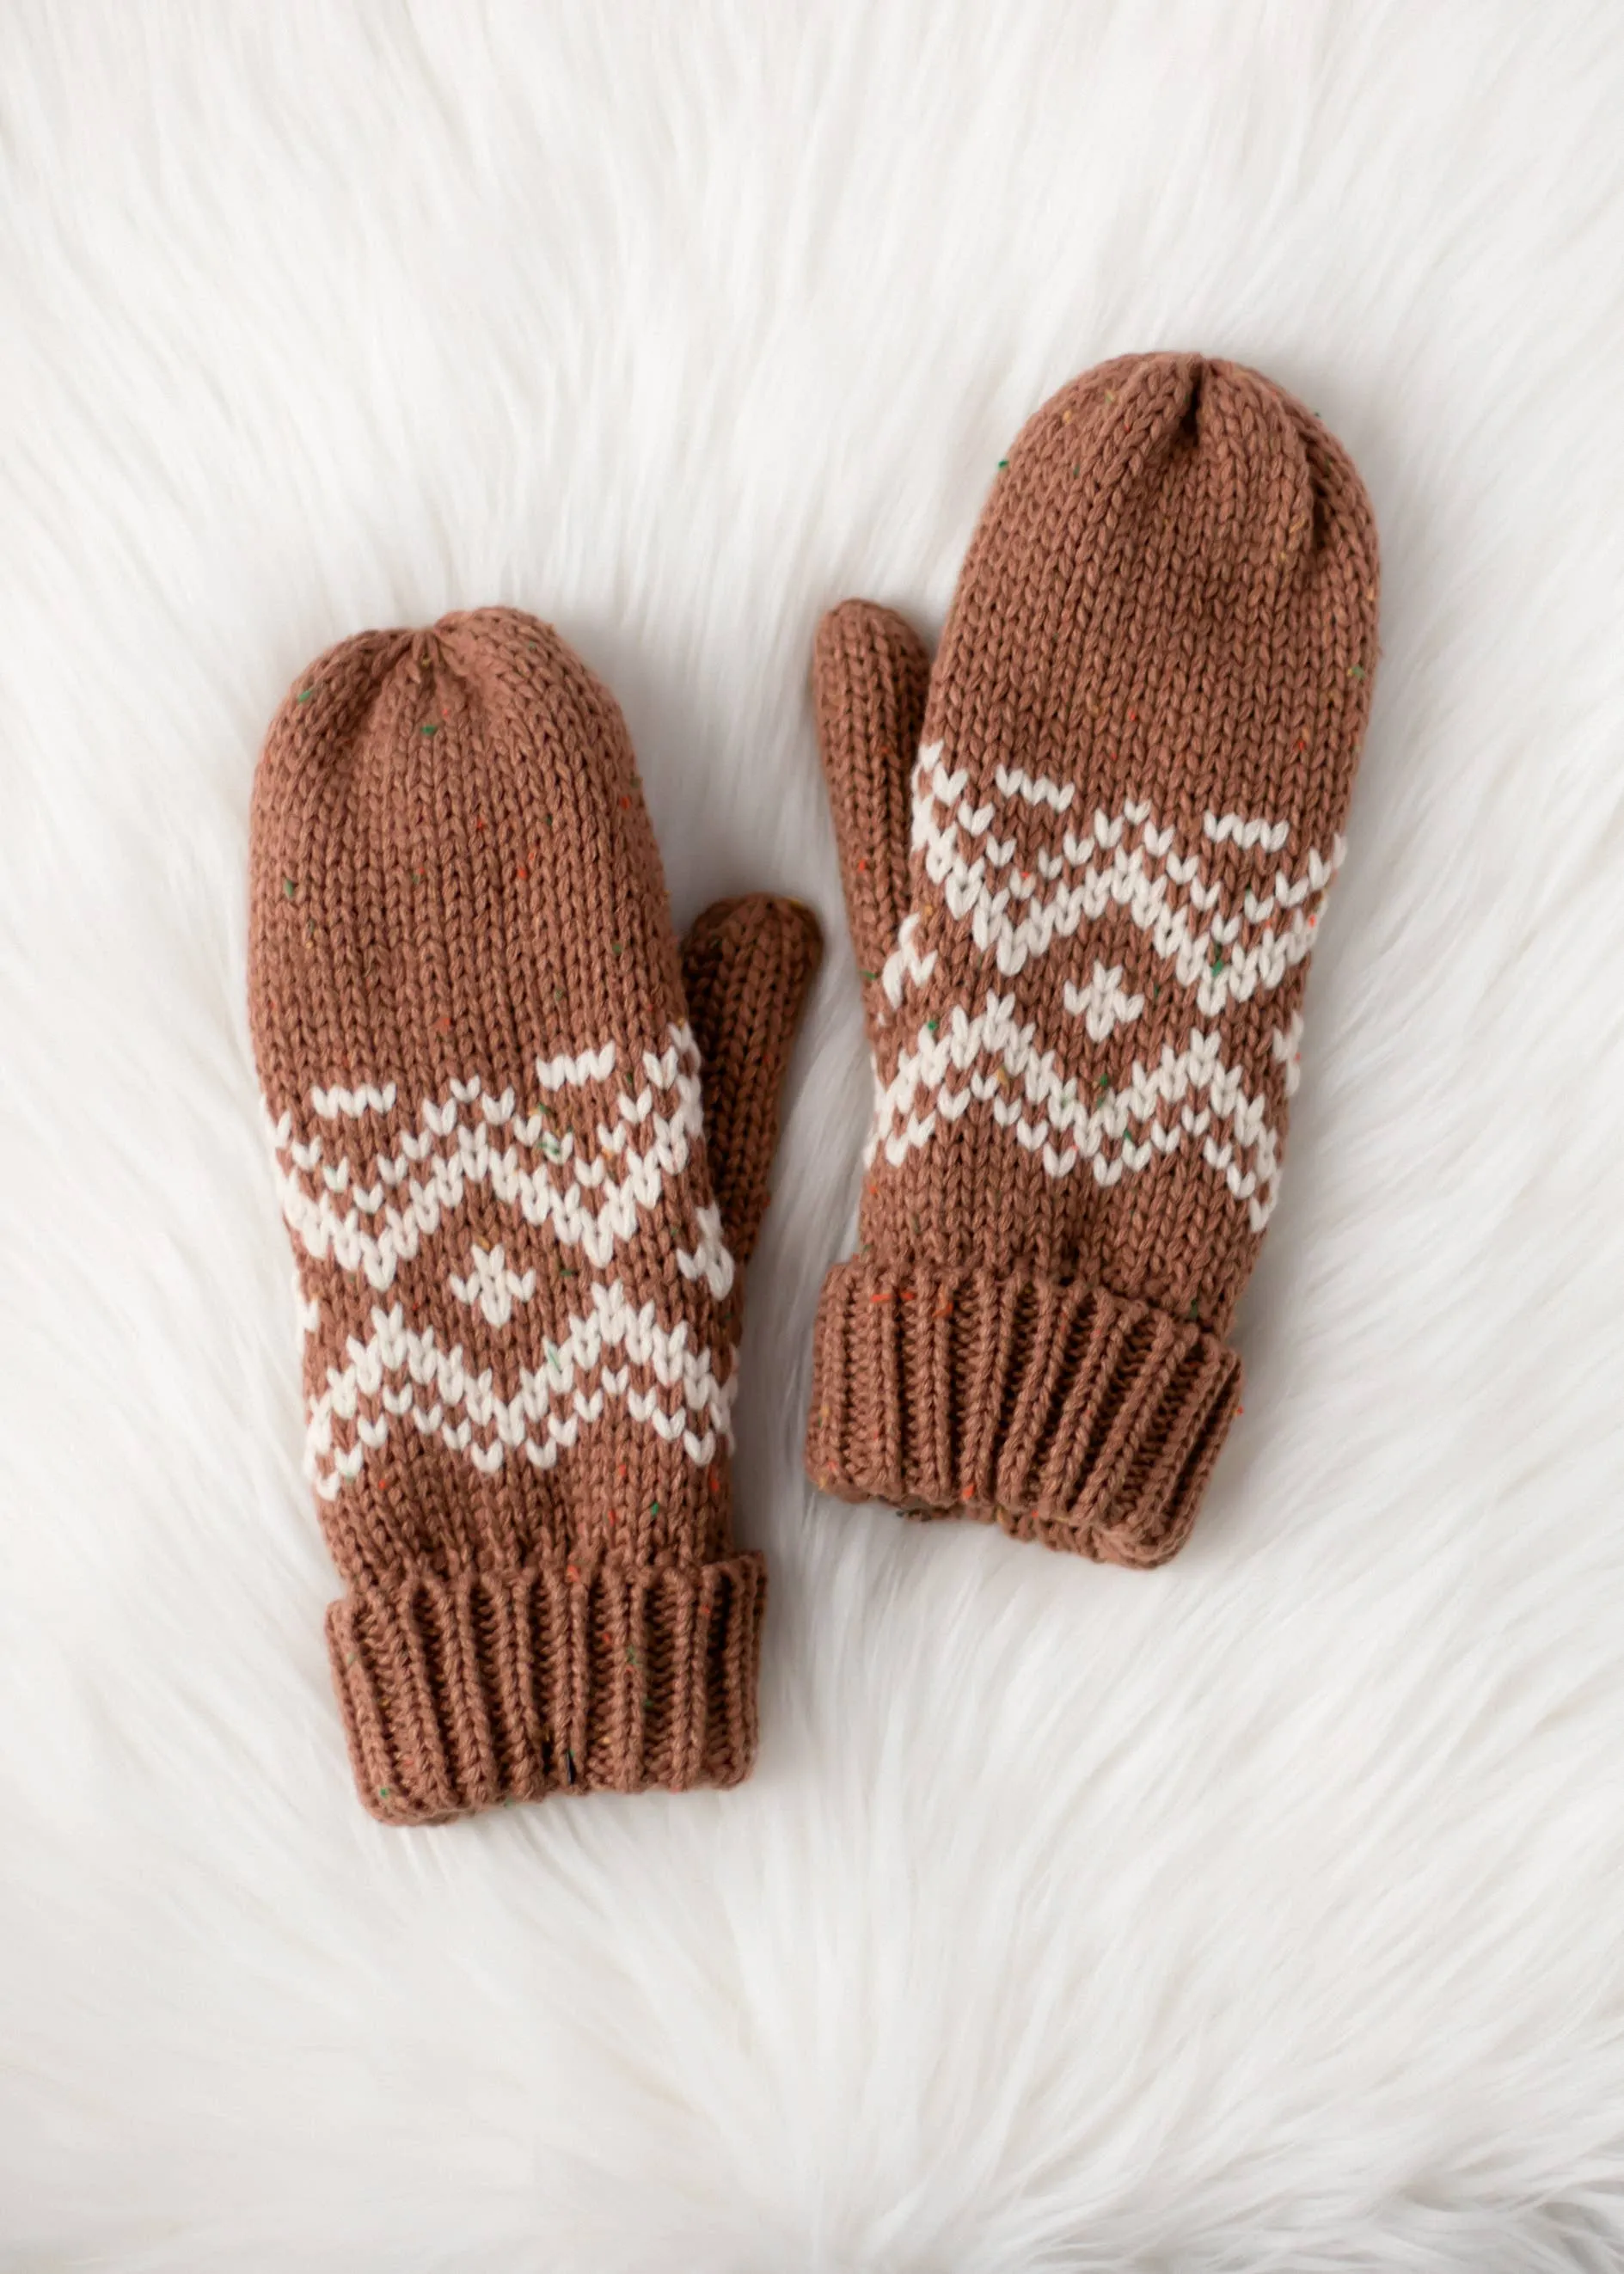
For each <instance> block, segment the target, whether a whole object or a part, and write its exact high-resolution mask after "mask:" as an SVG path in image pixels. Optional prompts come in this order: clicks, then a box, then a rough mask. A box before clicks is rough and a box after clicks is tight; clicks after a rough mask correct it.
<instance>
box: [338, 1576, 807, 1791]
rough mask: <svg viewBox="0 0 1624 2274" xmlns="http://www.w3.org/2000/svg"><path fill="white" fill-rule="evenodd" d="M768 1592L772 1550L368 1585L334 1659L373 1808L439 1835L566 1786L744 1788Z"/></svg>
mask: <svg viewBox="0 0 1624 2274" xmlns="http://www.w3.org/2000/svg"><path fill="white" fill-rule="evenodd" d="M766 1592H767V1575H766V1568H765V1566H764V1564H763V1561H762V1559H761V1557H760V1556H759V1555H736V1556H733V1557H731V1558H730V1559H729V1560H727V1561H726V1562H718V1563H704V1564H697V1565H688V1566H686V1567H683V1566H674V1567H665V1568H650V1567H649V1566H647V1565H643V1566H635V1565H634V1566H630V1567H627V1566H615V1565H613V1564H608V1563H599V1564H598V1566H597V1567H596V1569H586V1568H584V1567H577V1566H576V1565H575V1564H574V1563H554V1562H541V1561H539V1560H538V1561H537V1562H532V1563H529V1564H526V1565H524V1566H523V1568H522V1569H520V1570H514V1571H482V1570H470V1571H463V1572H460V1573H458V1574H456V1575H455V1576H454V1577H449V1578H444V1577H440V1576H439V1575H438V1574H436V1573H434V1572H432V1571H426V1570H417V1571H413V1572H410V1573H408V1574H406V1575H404V1576H403V1577H402V1578H401V1579H400V1580H399V1581H397V1582H395V1583H394V1584H392V1585H377V1584H358V1585H356V1586H354V1587H353V1588H352V1589H351V1590H350V1593H349V1594H348V1595H346V1596H345V1597H344V1598H343V1599H342V1601H340V1602H336V1603H334V1604H332V1605H331V1606H330V1607H329V1608H328V1611H327V1647H328V1650H329V1652H330V1653H331V1656H332V1660H333V1678H334V1682H335V1686H336V1689H337V1691H338V1700H339V1705H340V1706H341V1707H342V1712H343V1716H344V1726H345V1729H346V1731H347V1733H348V1735H349V1739H350V1760H351V1763H352V1764H353V1766H354V1768H355V1773H356V1783H357V1788H358V1789H359V1791H360V1795H361V1799H362V1801H363V1803H364V1804H365V1806H366V1807H367V1808H368V1809H369V1810H370V1811H372V1814H373V1815H374V1816H376V1817H378V1818H380V1820H381V1821H382V1822H383V1823H386V1824H432V1823H435V1822H438V1821H440V1819H442V1818H447V1817H452V1816H461V1815H465V1814H467V1813H469V1812H470V1811H473V1810H475V1809H481V1808H492V1807H495V1806H497V1805H499V1804H503V1803H508V1802H509V1801H515V1800H540V1799H541V1798H543V1797H544V1796H545V1795H546V1794H548V1793H551V1792H585V1791H589V1790H591V1789H593V1788H599V1789H603V1788H607V1789H608V1790H611V1791H614V1792H639V1791H642V1790H643V1789H645V1788H648V1787H650V1786H664V1787H665V1788H666V1789H667V1790H669V1791H673V1792H680V1791H683V1790H686V1789H687V1788H689V1787H691V1786H694V1785H707V1784H708V1785H729V1784H737V1783H738V1782H739V1781H741V1779H742V1778H744V1777H746V1776H748V1774H749V1772H750V1769H751V1766H752V1765H753V1763H754V1761H755V1758H756V1673H757V1668H758V1666H759V1662H760V1640H761V1617H762V1610H763V1605H764V1603H765V1600H766Z"/></svg>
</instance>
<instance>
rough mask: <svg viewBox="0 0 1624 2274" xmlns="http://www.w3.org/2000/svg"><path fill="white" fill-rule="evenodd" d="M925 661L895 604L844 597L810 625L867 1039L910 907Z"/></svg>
mask: <svg viewBox="0 0 1624 2274" xmlns="http://www.w3.org/2000/svg"><path fill="white" fill-rule="evenodd" d="M929 681H930V659H929V655H928V654H927V653H926V651H925V645H924V642H923V641H922V640H921V638H920V636H919V635H918V633H917V632H916V631H914V629H913V627H912V626H911V625H910V624H908V623H906V622H905V621H903V619H902V617H900V616H899V615H898V614H896V613H895V611H894V610H893V609H891V608H881V607H876V606H875V604H874V602H873V601H872V600H846V601H843V602H842V603H841V605H840V606H838V608H831V610H830V612H829V614H827V615H826V616H825V617H824V618H823V622H822V623H821V624H819V626H818V628H817V642H816V647H815V649H814V651H813V659H812V703H813V708H814V710H815V711H816V715H817V740H818V747H819V749H820V750H821V752H822V754H823V778H824V780H825V782H826V784H827V786H828V790H829V806H830V811H831V814H832V816H833V817H834V825H835V843H836V845H837V846H838V849H839V854H840V881H841V883H842V885H844V887H845V890H846V921H847V922H848V924H849V925H850V927H851V933H852V945H853V948H854V949H855V951H856V954H857V969H858V975H859V976H860V977H861V981H862V999H863V1010H864V1013H865V1015H866V1017H867V1019H868V1028H869V1034H870V1036H871V1037H872V1035H873V1032H874V1029H875V1028H876V1025H880V1024H883V1010H884V1005H883V994H882V990H881V986H880V975H881V973H882V972H883V970H884V968H885V960H886V958H887V957H888V956H889V955H890V953H891V950H892V949H893V948H894V947H895V946H896V945H897V934H898V930H900V928H901V924H902V919H903V917H904V916H905V915H906V914H907V909H908V848H909V844H910V841H911V838H912V832H913V810H912V783H913V771H914V756H915V754H916V752H917V750H918V749H919V738H920V730H921V727H923V725H924V723H925V697H926V693H927V691H928V689H929Z"/></svg>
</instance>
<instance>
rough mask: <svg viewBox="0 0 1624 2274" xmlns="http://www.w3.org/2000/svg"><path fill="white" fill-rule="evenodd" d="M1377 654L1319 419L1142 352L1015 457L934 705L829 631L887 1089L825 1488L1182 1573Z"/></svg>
mask: <svg viewBox="0 0 1624 2274" xmlns="http://www.w3.org/2000/svg"><path fill="white" fill-rule="evenodd" d="M1376 615H1377V559H1376V535H1375V529H1374V525H1373V523H1372V515H1371V508H1370V501H1369V500H1368V498H1367V497H1366V495H1365V490H1364V487H1363V486H1362V485H1361V483H1360V481H1359V478H1358V476H1357V473H1356V472H1355V471H1354V469H1353V467H1352V465H1351V464H1350V462H1349V459H1348V457H1347V456H1346V454H1345V453H1344V452H1343V451H1342V449H1341V448H1340V447H1339V446H1338V444H1337V443H1336V442H1335V440H1333V439H1332V438H1331V436H1330V435H1329V434H1327V432H1326V431H1325V429H1324V427H1323V426H1322V425H1320V424H1319V420H1318V419H1317V418H1314V417H1313V416H1312V414H1311V413H1310V412H1309V411H1306V410H1304V409H1303V408H1302V407H1301V406H1300V405H1299V404H1297V403H1294V402H1293V401H1292V400H1291V399H1290V398H1289V396H1288V395H1283V394H1282V392H1281V390H1280V389H1279V388H1277V387H1274V386H1273V385H1272V384H1271V383H1270V382H1269V381H1268V380H1266V379H1263V378H1260V377H1259V374H1258V373H1255V372H1252V371H1246V370H1244V369H1241V368H1240V367H1238V366H1237V365H1233V364H1226V363H1215V362H1208V361H1206V360H1204V359H1203V358H1200V357H1198V356H1189V355H1159V356H1139V357H1130V358H1124V359H1123V360H1121V361H1119V362H1116V363H1109V364H1106V365H1101V368H1100V369H1098V370H1096V371H1092V372H1089V373H1086V375H1085V376H1084V377H1083V378H1081V379H1079V380H1074V381H1073V382H1072V383H1071V385H1070V386H1069V387H1066V388H1064V389H1063V390H1062V391H1061V392H1060V393H1059V394H1058V395H1056V396H1055V397H1054V399H1053V400H1052V401H1051V402H1049V403H1046V404H1045V405H1044V407H1043V409H1042V410H1040V411H1039V412H1038V413H1037V415H1036V416H1035V418H1033V419H1032V420H1031V422H1030V423H1029V424H1028V425H1027V426H1026V429H1025V430H1024V432H1023V433H1021V435H1020V437H1019V440H1017V442H1016V443H1015V446H1014V448H1012V450H1011V453H1010V456H1009V458H1008V460H1007V461H1006V462H1005V465H1004V471H1001V472H1000V474H999V476H998V478H997V481H996V486H995V487H994V490H993V493H992V496H991V499H990V501H989V503H988V506H987V508H986V510H985V512H984V514H983V515H982V517H981V525H980V527H979V529H978V530H977V531H976V535H975V538H974V543H973V544H972V546H971V548H970V553H969V555H968V558H967V559H966V563H965V567H964V571H963V575H962V576H961V577H960V580H959V589H958V591H957V593H956V594H955V596H954V599H953V605H952V608H951V613H950V614H949V617H948V621H947V625H946V629H945V630H944V635H943V639H942V646H941V651H940V653H939V655H938V656H937V658H936V665H935V667H934V669H932V668H930V667H929V663H928V659H927V657H926V655H925V651H924V650H923V649H922V647H921V644H920V643H919V641H918V640H917V638H916V637H915V636H914V634H913V633H912V632H911V631H910V630H909V629H908V627H907V626H906V624H905V623H904V622H903V621H901V620H900V619H899V618H898V617H897V616H895V615H893V614H891V613H890V612H889V611H888V610H885V609H883V608H876V607H873V606H869V605H868V604H867V603H865V602H860V601H853V602H848V603H847V604H846V606H844V607H841V608H838V609H836V610H835V612H834V613H833V614H831V616H829V617H828V618H827V619H826V620H825V621H824V622H823V626H822V628H821V629H820V631H819V635H818V641H817V652H816V667H815V694H816V708H817V715H818V727H819V734H820V738H821V742H822V746H823V761H824V767H825V771H826V773H827V776H828V782H829V791H830V797H831V803H832V806H833V810H834V817H835V825H836V833H837V836H838V841H839V847H840V856H841V865H842V870H843V873H844V879H845V885H846V907H847V912H848V915H849V918H850V922H851V929H852V934H853V940H854V942H855V945H856V949H857V959H858V962H859V965H860V967H861V974H862V984H863V1000H864V1007H865V1012H866V1014H867V1020H868V1035H869V1041H870V1043H871V1046H872V1049H873V1053H874V1059H875V1067H876V1084H877V1091H878V1096H877V1104H876V1122H875V1127H874V1132H873V1136H872V1141H871V1147H870V1156H869V1162H868V1171H867V1178H866V1182H865V1186H864V1191H863V1199H862V1205H861V1224H860V1239H861V1246H860V1247H859V1250H858V1253H857V1254H855V1255H854V1256H852V1257H850V1258H848V1259H847V1260H846V1261H845V1262H843V1263H840V1264H838V1266H837V1267H836V1268H835V1269H834V1270H832V1271H831V1273H830V1275H829V1277H828V1279H827V1281H826V1283H825V1284H824V1287H823V1296H822V1299H821V1302H820V1306H819V1310H818V1317H817V1325H816V1347H815V1356H814V1388H813V1396H812V1412H811V1418H810V1422H809V1425H808V1439H807V1463H808V1470H809V1472H810V1473H811V1475H812V1477H813V1478H814V1480H816V1482H817V1483H819V1484H821V1485H823V1487H826V1488H827V1489H828V1490H830V1491H831V1492H834V1493H837V1494H838V1495H842V1496H843V1497H845V1498H846V1499H850V1500H864V1499H879V1500H885V1501H889V1502H891V1503H892V1504H893V1505H894V1506H896V1507H898V1508H900V1509H903V1510H907V1511H909V1512H911V1513H914V1514H920V1515H931V1514H944V1513H959V1514H964V1515H967V1516H974V1517H981V1518H985V1519H991V1520H996V1522H998V1523H999V1524H1001V1525H1004V1527H1005V1528H1006V1529H1007V1530H1009V1531H1011V1532H1015V1533H1017V1534H1019V1535H1020V1536H1022V1537H1026V1538H1036V1539H1039V1540H1044V1541H1046V1542H1048V1543H1049V1545H1050V1546H1053V1547H1071V1548H1074V1549H1078V1550H1080V1551H1081V1552H1082V1553H1084V1554H1086V1555H1094V1556H1100V1557H1105V1558H1109V1559H1110V1560H1112V1561H1114V1562H1124V1563H1139V1564H1148V1563H1159V1562H1162V1561H1164V1560H1165V1559H1166V1558H1167V1557H1168V1556H1169V1555H1172V1554H1173V1553H1174V1551H1175V1550H1176V1549H1177V1547H1179V1545H1180V1544H1181V1542H1182V1541H1183V1540H1184V1538H1185V1536H1186V1535H1187V1533H1188V1532H1189V1529H1190V1526H1191V1524H1192V1521H1193V1519H1194V1517H1195V1512H1196V1509H1197V1506H1198V1504H1199V1500H1200V1496H1201V1494H1202V1491H1203V1489H1204V1487H1205V1485H1206V1482H1207V1475H1208V1472H1210V1470H1211V1467H1212V1465H1213V1462H1214V1458H1215V1457H1216V1455H1217V1452H1218V1449H1219V1447H1220V1445H1221V1444H1222V1441H1223V1437H1224V1434H1225V1431H1226V1430H1227V1428H1228V1427H1229V1420H1230V1417H1231V1415H1232V1414H1233V1413H1234V1412H1235V1409H1236V1404H1237V1397H1238V1392H1239V1386H1240V1361H1239V1359H1238V1358H1237V1355H1236V1353H1235V1352H1234V1350H1233V1349H1232V1348H1231V1347H1230V1346H1229V1344H1228V1342H1227V1340H1226V1336H1227V1333H1228V1329H1229V1322H1230V1319H1231V1315H1232V1314H1233V1312H1234V1309H1235V1306H1236V1303H1237V1299H1238V1298H1239V1295H1240V1292H1241V1290H1242V1288H1243V1287H1244V1284H1245V1282H1246V1278H1247V1276H1248V1274H1249V1273H1250V1271H1251V1269H1252V1264H1253V1262H1254V1261H1255V1259H1256V1256H1257V1253H1258V1246H1259V1241H1260V1240H1261V1239H1262V1237H1263V1231H1264V1227H1265V1225H1266V1224H1267V1222H1268V1219H1269V1215H1270V1211H1271V1210H1272V1209H1273V1208H1274V1201H1275V1195H1276V1193H1277V1192H1278V1189H1279V1180H1280V1163H1281V1150H1282V1143H1283V1141H1284V1137H1285V1130H1286V1117H1287V1101H1288V1099H1289V1096H1290V1094H1291V1092H1292V1089H1293V1088H1294V1087H1295V1084H1296V1069H1297V1038H1298V1035H1299V1032H1300V1028H1301V1010H1300V1005H1301V1001H1302V995H1303V987H1304V980H1305V978H1306V976H1307V970H1308V959H1309V953H1310V951H1311V949H1312V945H1313V942H1314V937H1315V931H1316V928H1317V926H1318V924H1319V915H1320V910H1321V908H1322V907H1323V906H1324V902H1325V896H1326V892H1327V888H1328V886H1329V885H1330V882H1331V879H1332V877H1333V876H1334V875H1335V870H1336V867H1337V864H1338V862H1340V860H1341V858H1342V826H1343V823H1344V820H1345V818H1346V815H1347V811H1348V803H1349V798H1350V793H1351V790H1352V787H1353V778H1354V770H1355V767H1356V765H1357V760H1358V754H1359V746H1360V743H1361V741H1362V739H1363V736H1364V733H1365V718H1366V714H1367V712H1368V709H1369V704H1370V695H1371V676H1372V670H1373V668H1374V664H1375V658H1376ZM910 766H912V778H911V794H910V776H909V768H910Z"/></svg>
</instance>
